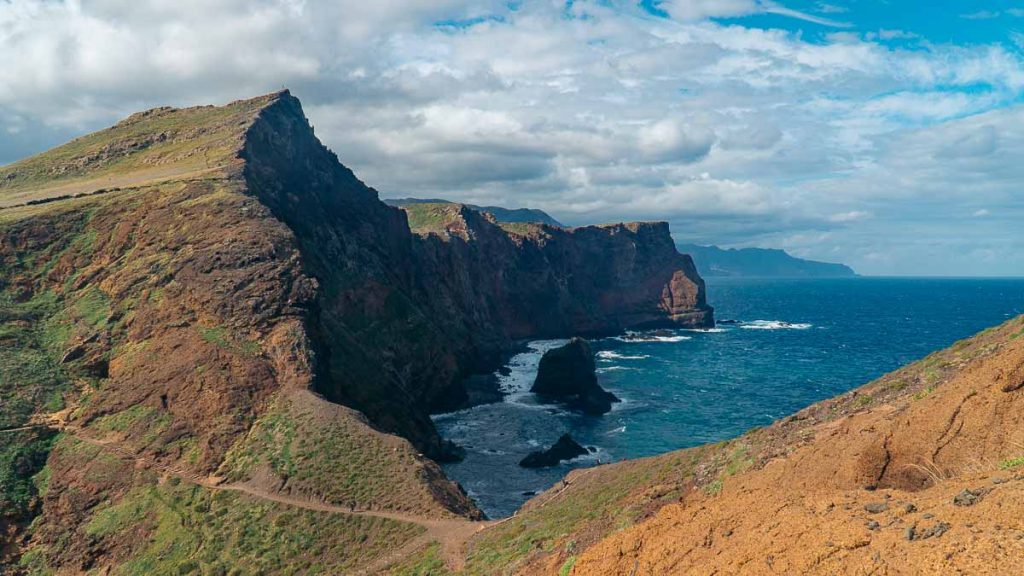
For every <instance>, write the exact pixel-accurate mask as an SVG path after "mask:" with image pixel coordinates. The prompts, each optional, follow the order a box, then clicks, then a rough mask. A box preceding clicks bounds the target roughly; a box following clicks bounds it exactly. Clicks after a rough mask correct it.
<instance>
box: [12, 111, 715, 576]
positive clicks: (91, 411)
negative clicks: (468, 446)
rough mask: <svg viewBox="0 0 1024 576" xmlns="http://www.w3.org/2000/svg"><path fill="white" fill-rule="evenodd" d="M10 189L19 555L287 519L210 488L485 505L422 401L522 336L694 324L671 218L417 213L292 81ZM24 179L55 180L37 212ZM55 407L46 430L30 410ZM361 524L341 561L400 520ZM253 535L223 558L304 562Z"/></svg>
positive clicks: (115, 133)
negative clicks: (311, 109)
mask: <svg viewBox="0 0 1024 576" xmlns="http://www.w3.org/2000/svg"><path fill="white" fill-rule="evenodd" d="M0 182H2V183H3V184H2V185H0V198H2V199H3V200H4V202H5V204H4V205H5V206H11V207H8V208H6V209H4V210H2V211H0V244H2V246H3V247H4V250H3V252H2V266H3V274H2V275H0V292H2V294H0V322H2V323H3V326H2V331H0V342H2V343H3V346H2V347H0V354H3V358H2V360H3V362H0V369H2V370H9V369H10V370H15V371H16V372H14V373H12V375H11V377H10V378H7V376H8V375H7V374H6V372H5V373H4V375H5V378H6V381H8V382H15V383H16V386H15V387H14V388H5V389H4V390H3V391H2V392H3V394H5V401H6V400H7V398H8V397H10V398H12V399H13V400H12V401H17V402H18V404H17V406H19V409H18V411H17V412H14V411H12V412H11V413H10V414H11V417H10V418H9V420H11V421H10V422H7V423H6V424H9V432H0V433H2V434H4V436H3V437H0V441H2V445H0V448H2V449H3V451H4V454H8V453H12V454H15V460H14V461H16V462H18V463H19V464H17V465H16V466H15V467H14V468H12V470H14V471H15V473H16V475H17V483H16V487H17V490H16V491H14V492H12V493H11V494H10V495H8V494H6V493H5V494H4V495H3V496H4V498H8V496H9V497H10V499H11V500H10V502H12V507H11V508H8V507H7V502H8V501H7V500H4V501H3V502H4V507H5V508H4V515H3V520H2V522H3V526H2V528H3V530H2V533H3V534H4V535H5V544H4V554H8V553H11V551H12V550H13V551H14V552H13V553H15V554H20V551H27V552H26V553H25V554H24V555H22V560H21V563H22V565H23V566H24V567H25V570H26V571H30V572H31V571H46V570H50V569H57V570H62V571H71V572H74V571H85V570H90V569H96V568H105V567H117V566H126V565H128V564H131V563H138V562H143V563H144V565H146V566H150V567H151V568H153V567H158V566H174V565H175V563H176V562H186V563H194V564H196V569H197V570H198V569H200V568H201V569H202V570H204V571H205V570H207V569H209V570H214V571H216V570H220V568H218V566H220V564H219V562H220V561H219V560H217V558H218V557H220V556H222V555H221V554H220V552H218V550H220V548H219V546H220V545H222V544H223V543H224V542H227V541H230V539H231V538H232V537H231V536H230V530H231V529H232V526H237V525H239V522H240V520H239V519H238V518H235V519H234V520H233V521H231V522H226V523H225V522H221V521H219V520H217V519H216V518H215V517H212V516H210V515H211V514H213V511H218V510H219V511H221V512H217V513H218V514H221V513H223V510H225V508H224V506H225V505H227V506H229V509H232V510H235V511H236V512H232V514H236V513H238V514H251V515H253V518H255V517H257V516H259V515H260V514H265V513H266V514H272V515H278V514H281V515H280V516H278V518H279V520H280V521H281V522H282V524H281V526H286V525H291V524H289V523H290V522H301V521H302V520H300V519H298V518H297V517H294V515H291V516H289V515H287V514H285V512H277V511H272V512H271V511H268V510H267V509H266V508H261V506H262V504H259V502H258V501H250V500H246V498H251V496H233V495H230V494H224V493H216V494H215V493H212V492H210V491H209V488H208V487H209V486H215V485H217V483H219V482H229V483H232V484H231V485H232V486H234V485H239V486H244V487H246V488H245V492H244V494H277V495H281V496H280V497H281V498H284V497H287V498H293V499H294V498H298V499H303V498H306V499H312V500H315V501H318V502H323V503H324V505H325V506H327V505H329V506H333V507H335V508H341V509H343V508H345V507H348V508H351V509H353V510H365V509H381V508H383V509H385V510H393V511H395V512H396V513H398V512H401V513H403V514H415V515H417V517H422V518H451V517H453V516H461V517H464V518H470V519H472V518H477V517H479V511H477V510H476V508H475V506H473V504H472V502H471V501H470V500H469V499H468V498H467V497H466V495H465V494H464V493H462V492H461V490H460V489H459V488H458V487H457V486H456V485H454V484H453V483H451V482H448V481H447V480H446V479H445V478H444V475H443V474H442V473H441V472H440V470H439V469H438V468H437V466H436V465H435V464H434V463H433V462H432V461H431V460H429V459H427V458H425V457H424V456H423V455H422V454H421V453H420V452H423V453H426V454H427V455H429V456H432V457H435V458H444V457H446V456H449V455H451V448H450V447H449V446H446V445H445V443H444V442H443V441H442V440H441V439H440V438H439V437H438V435H437V433H436V431H435V430H434V428H433V424H432V422H431V421H430V419H429V417H428V414H429V412H430V411H431V410H432V409H435V410H436V409H440V408H443V407H444V406H445V405H446V404H447V403H449V402H450V400H449V398H458V397H459V395H460V394H464V390H462V389H461V385H460V382H461V380H462V377H463V376H465V375H466V374H470V373H472V372H474V371H479V370H489V369H491V368H492V367H493V366H494V365H495V364H496V363H497V362H498V359H499V358H500V357H501V354H502V352H503V351H504V350H507V349H508V347H509V346H510V345H511V344H512V343H513V342H514V341H515V339H518V338H524V337H532V336H546V335H552V336H554V335H568V334H572V333H604V332H615V331H618V330H622V329H624V328H628V327H636V326H642V325H655V324H657V325H681V326H696V325H706V324H709V323H711V322H712V320H711V310H710V308H708V307H707V306H706V304H705V303H704V292H703V283H702V281H701V280H700V278H699V276H697V275H696V273H695V272H694V270H693V266H692V261H690V260H689V259H688V258H687V257H685V256H682V255H680V254H678V253H677V252H676V251H675V249H674V248H672V245H671V239H670V237H669V236H668V230H667V226H665V225H664V224H630V225H615V226H607V227H589V228H584V229H575V230H564V231H562V230H559V231H558V232H554V231H552V230H548V229H547V228H545V227H533V226H526V227H523V228H517V229H515V230H510V229H506V228H503V227H501V226H499V225H497V224H496V223H495V222H493V221H492V220H489V219H487V218H486V217H484V216H482V215H481V214H480V213H478V212H476V211H472V210H469V209H464V208H463V207H460V208H458V214H457V218H453V221H452V226H451V227H446V228H445V230H444V231H437V230H435V231H424V230H417V231H415V232H414V231H413V230H411V229H410V228H409V225H408V219H407V215H406V213H405V212H403V211H402V210H399V209H396V208H392V207H389V206H386V205H385V204H383V203H381V202H380V201H379V200H378V199H377V194H376V192H375V191H374V190H372V189H370V188H368V187H366V186H365V185H364V184H363V183H362V182H360V181H359V180H358V179H357V178H356V177H355V176H354V175H353V174H352V172H351V171H349V170H348V169H346V168H345V167H344V166H342V165H341V164H340V163H339V162H338V160H337V157H336V156H335V155H334V154H333V153H331V152H330V151H329V150H327V149H326V148H325V147H324V146H323V145H322V144H321V143H320V142H319V141H318V140H317V139H316V137H315V136H314V134H313V131H312V129H311V127H310V126H309V124H308V122H307V121H306V119H305V117H304V115H303V114H302V110H301V106H300V105H299V102H298V100H296V99H295V98H294V97H292V96H291V95H290V94H289V93H287V92H281V93H276V94H272V95H268V96H265V97H261V98H257V99H252V100H245V101H239V102H235V103H232V104H230V105H228V106H225V107H200V108H191V109H184V110H176V109H159V110H156V111H152V112H149V113H144V114H139V115H136V116H133V117H132V118H130V119H129V120H126V121H125V122H122V123H121V124H119V125H117V126H115V127H113V128H111V129H109V130H106V131H103V132H100V133H97V134H94V135H90V136H87V137H83V138H81V139H78V140H76V141H74V142H72V143H69V144H68V145H66V146H64V147H61V148H58V149H56V150H54V151H51V152H49V153H47V154H43V155H40V156H38V157H34V158H31V159H28V160H25V161H22V162H19V163H16V164H14V165H12V166H9V167H5V168H3V169H0ZM111 182H117V183H119V184H120V186H114V187H111V186H110V183H111ZM69 190H70V191H71V192H73V193H71V194H70V195H71V196H79V197H73V198H72V197H68V198H67V199H63V198H65V197H66V196H68V194H67V193H68V191H69ZM39 199H49V200H55V201H51V202H48V203H45V204H33V205H27V204H28V203H29V202H34V201H36V200H39ZM19 203H20V204H21V206H17V205H15V204H19ZM453 216H454V214H453ZM596 263H600V264H601V265H600V266H598V265H596ZM590 268H595V269H598V270H591V269H590ZM311 392H312V394H311ZM328 400H329V401H328ZM345 407H348V408H345ZM22 408H23V409H22ZM47 413H49V414H50V416H49V417H50V418H53V419H55V420H56V421H57V422H58V424H57V426H58V428H59V429H62V430H65V431H66V433H65V434H64V435H57V436H54V435H53V434H49V433H47V432H46V431H47V430H48V428H47V427H46V426H40V427H35V425H33V424H32V423H33V422H36V421H39V419H40V418H42V417H43V416H44V415H45V414H47ZM363 415H365V417H364V416H363ZM388 432H391V433H395V434H397V435H398V436H392V435H389V434H388ZM410 442H411V444H410ZM108 446H109V447H110V448H109V449H108V448H106V447H108ZM115 448H116V449H115ZM126 455H131V458H132V459H135V465H134V466H132V465H131V462H130V461H127V462H126V461H125V460H124V458H125V457H126ZM7 462H8V460H7V459H6V456H5V459H3V463H4V465H5V466H6V463H7ZM5 471H6V468H5ZM0 472H3V471H0ZM37 472H38V473H37ZM32 474H35V476H34V477H32ZM167 474H171V476H170V478H171V479H177V480H175V482H165V481H164V480H166V479H167V476H166V475H167ZM182 478H185V479H191V480H189V481H190V482H193V485H192V487H191V488H188V489H187V490H186V489H184V488H180V487H179V484H178V482H179V481H180V480H181V479H182ZM339 479H344V481H339ZM5 488H6V486H5ZM239 499H241V500H239ZM228 500H230V502H228ZM183 510H186V511H187V512H182V511H183ZM275 510H276V509H275ZM8 513H9V514H8ZM33 516H38V517H37V518H36V520H35V522H34V523H33V524H32V529H31V531H25V530H26V528H27V526H28V523H29V520H31V518H32V517H33ZM229 516H230V515H229ZM286 519H287V520H286ZM332 521H333V520H332ZM340 522H342V521H340ZM353 522H355V520H353ZM359 522H363V521H362V520H359ZM242 524H244V522H242ZM342 524H344V522H342ZM190 525H201V526H204V527H206V528H204V529H205V530H206V532H205V533H204V535H203V537H202V538H198V539H197V536H196V534H195V533H194V532H193V531H191V530H189V528H188V526H190ZM339 529H341V528H339ZM295 530H296V533H301V532H302V530H301V529H300V528H298V527H297V528H295ZM368 530H369V531H368V532H364V533H365V534H366V535H367V536H366V537H367V538H369V540H367V541H365V542H364V544H365V545H364V546H359V547H355V548H352V547H348V548H345V547H342V548H338V549H335V550H334V552H332V554H334V555H335V556H332V558H333V560H335V561H337V562H340V564H337V565H335V567H336V569H342V568H341V567H344V566H346V565H348V564H346V563H348V562H352V561H354V560H353V558H354V557H353V556H352V555H353V554H358V553H359V552H358V551H359V550H360V549H363V548H365V549H367V550H378V549H382V548H379V547H375V546H376V544H378V543H380V542H386V541H387V540H388V539H389V538H397V537H398V536H396V535H398V534H401V535H402V536H401V537H402V538H406V537H409V538H413V537H414V536H415V530H414V529H413V528H409V527H408V526H405V525H403V524H402V522H401V521H394V520H386V519H384V520H380V522H378V524H377V525H375V527H374V528H372V529H368ZM246 537H247V538H250V540H248V541H247V543H246V546H249V547H250V548H243V549H241V550H240V552H241V553H240V554H239V555H238V556H237V558H235V559H234V560H233V561H235V562H236V563H237V565H238V566H243V565H244V566H246V569H247V570H256V571H265V570H273V569H274V566H272V565H269V564H267V562H270V561H272V560H273V559H274V558H277V560H274V561H277V562H284V563H285V564H286V565H289V566H293V567H294V566H302V565H303V564H302V563H303V562H307V565H308V562H309V559H308V558H305V557H304V556H303V549H302V548H301V547H298V548H294V549H293V548H282V547H281V543H280V538H279V537H278V536H275V535H274V534H271V533H259V534H247V535H246ZM261 538H266V540H261ZM374 538H377V539H378V540H374ZM397 541H399V540H396V542H397ZM165 546H172V547H173V549H174V550H175V552H174V553H173V554H172V553H169V552H168V551H167V549H165V548H164V547H165ZM266 546H273V547H274V549H275V550H277V553H276V554H275V555H273V556H267V555H266V554H262V553H258V551H259V550H261V549H264V547H266ZM246 550H248V552H251V554H249V553H248V552H246ZM178 553H181V554H185V556H183V557H179V556H176V555H175V554H178ZM282 555H283V556H282ZM280 567H281V566H277V568H280ZM153 569H156V568H153Z"/></svg>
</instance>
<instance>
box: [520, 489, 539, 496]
mask: <svg viewBox="0 0 1024 576" xmlns="http://www.w3.org/2000/svg"><path fill="white" fill-rule="evenodd" d="M536 495H537V491H536V490H527V491H526V492H523V496H536Z"/></svg>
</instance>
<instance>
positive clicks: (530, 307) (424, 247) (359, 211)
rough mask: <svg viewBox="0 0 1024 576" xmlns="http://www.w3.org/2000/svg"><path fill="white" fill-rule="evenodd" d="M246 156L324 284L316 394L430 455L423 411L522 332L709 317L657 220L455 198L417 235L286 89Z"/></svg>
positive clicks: (686, 263)
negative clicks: (550, 222)
mask: <svg viewBox="0 0 1024 576" xmlns="http://www.w3.org/2000/svg"><path fill="white" fill-rule="evenodd" d="M242 157H243V158H244V160H245V169H244V174H245V179H246V183H247V185H248V188H249V190H251V191H252V192H253V193H255V194H256V195H257V196H258V197H259V198H260V200H261V202H262V203H264V204H265V205H266V206H268V207H269V208H270V209H271V211H272V212H273V213H274V215H275V216H276V217H277V218H279V219H280V220H281V221H283V222H285V223H286V224H287V225H288V226H289V228H291V229H292V230H293V231H294V233H295V235H296V237H297V239H298V241H299V243H300V245H301V246H302V252H303V255H304V256H305V262H306V263H307V269H308V271H309V273H310V274H311V275H312V276H314V277H315V278H317V280H318V281H319V282H320V283H321V286H322V291H321V293H320V298H319V299H318V308H317V314H316V315H315V319H316V322H315V325H314V328H313V333H314V334H320V335H321V337H319V338H317V342H318V350H319V351H320V355H321V358H322V359H323V360H324V362H325V365H326V366H327V369H326V370H327V372H326V373H327V374H329V377H325V378H321V379H320V380H318V384H317V387H318V389H319V390H320V391H321V392H323V393H324V394H325V395H326V396H328V397H329V398H331V399H334V400H336V401H338V402H341V403H343V404H346V405H349V406H352V407H354V408H356V409H358V410H361V411H363V412H365V413H366V414H367V415H368V416H369V417H370V419H371V420H372V421H373V422H374V423H375V424H377V425H379V426H381V427H383V428H384V429H385V430H388V431H393V432H396V433H399V434H401V435H403V436H405V437H406V438H409V439H410V440H412V441H413V442H414V443H415V444H416V445H417V446H419V447H420V448H421V449H422V450H424V451H425V452H426V453H428V454H429V455H430V456H431V457H434V458H438V459H445V458H448V457H450V456H452V453H451V448H452V447H451V446H447V445H445V443H443V442H442V441H441V439H440V438H439V437H438V436H437V434H436V432H435V431H434V428H433V424H432V422H431V421H430V419H429V417H428V414H429V411H431V410H443V409H446V408H449V407H452V406H457V405H459V404H461V403H462V402H463V401H464V399H465V391H464V390H463V389H462V387H461V384H460V381H461V379H462V378H463V377H465V376H466V375H468V374H469V373H472V372H475V371H487V370H492V369H493V368H495V367H496V364H497V362H498V361H499V360H500V358H501V355H502V353H503V352H505V351H507V350H509V349H510V348H511V346H512V344H513V342H514V341H515V340H517V339H523V338H534V337H556V336H572V335H576V334H611V333H616V332H619V331H622V330H624V329H627V328H638V327H648V326H650V327H653V326H684V327H697V326H708V325H711V324H713V319H712V311H711V309H710V308H709V307H708V306H707V305H706V302H705V298H704V284H703V281H702V280H701V279H700V277H699V275H697V273H696V269H695V268H694V266H693V262H692V260H690V259H689V257H687V256H684V255H681V254H679V253H678V252H676V250H675V247H674V245H673V243H672V240H671V237H670V236H669V233H668V226H667V224H664V223H633V224H617V225H609V226H591V227H585V228H577V229H569V230H563V229H560V228H557V227H550V226H544V225H533V224H520V225H512V226H511V227H502V226H499V225H498V224H497V223H495V222H494V221H493V219H490V218H489V217H485V216H484V215H482V214H481V213H479V212H476V211H473V210H470V209H468V208H466V207H463V206H461V205H431V204H418V205H414V206H411V207H409V208H408V209H409V210H411V211H413V212H411V213H414V215H413V217H412V220H413V221H414V225H415V224H417V223H419V224H424V225H426V228H423V227H417V228H416V232H419V234H413V233H412V232H411V231H410V228H409V225H408V224H407V220H406V212H404V211H402V210H400V209H397V208H393V207H390V206H387V205H386V204H384V203H383V202H380V201H379V200H378V198H377V193H376V191H374V190H372V189H371V188H368V187H366V186H365V185H364V184H363V183H362V182H360V181H359V180H358V179H357V178H356V177H355V176H354V175H353V174H352V172H351V171H350V170H348V169H347V168H345V167H344V166H342V165H341V164H340V163H339V162H338V159H337V157H336V156H335V155H334V153H332V152H331V151H329V150H328V149H327V148H326V147H324V146H323V145H322V144H321V143H320V142H319V140H317V139H316V137H315V136H314V135H313V131H312V129H311V128H310V127H309V124H308V121H307V120H306V118H305V116H304V115H303V113H302V109H301V106H300V104H299V102H298V100H297V99H295V98H293V97H292V96H290V95H289V94H287V93H282V94H280V95H279V96H278V97H277V98H276V100H275V101H274V102H272V103H271V104H270V105H268V106H266V107H265V108H263V109H262V110H261V112H260V113H259V117H258V119H257V120H256V121H255V122H254V123H253V125H252V127H251V128H250V129H249V130H248V132H247V135H246V138H245V147H244V148H243V151H242ZM435 209H437V214H436V215H434V216H433V217H431V216H430V215H428V217H427V219H426V221H423V222H417V219H418V218H419V216H421V215H423V213H424V211H431V210H435ZM432 218H433V219H432ZM431 225H433V226H434V228H433V229H431Z"/></svg>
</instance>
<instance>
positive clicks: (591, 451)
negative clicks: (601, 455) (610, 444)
mask: <svg viewBox="0 0 1024 576" xmlns="http://www.w3.org/2000/svg"><path fill="white" fill-rule="evenodd" d="M587 450H589V451H590V453H591V454H594V453H595V452H597V446H587Z"/></svg>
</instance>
